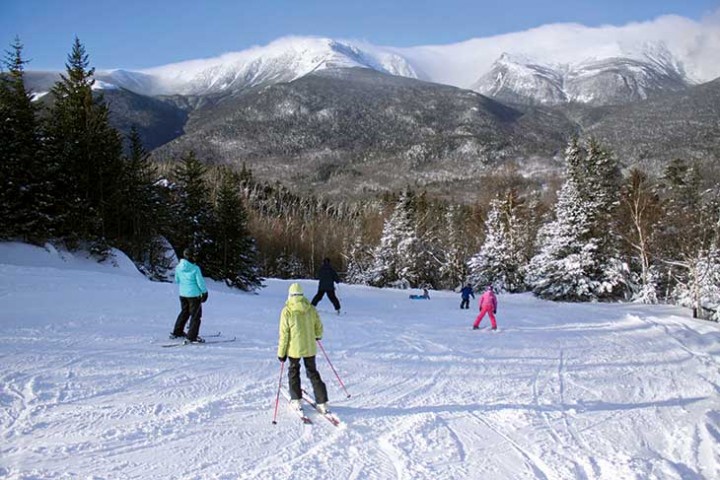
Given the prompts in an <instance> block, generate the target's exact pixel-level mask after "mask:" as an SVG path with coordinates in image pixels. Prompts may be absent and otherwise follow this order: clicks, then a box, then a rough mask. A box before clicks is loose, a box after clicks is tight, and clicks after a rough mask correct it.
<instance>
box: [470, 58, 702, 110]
mask: <svg viewBox="0 0 720 480" xmlns="http://www.w3.org/2000/svg"><path fill="white" fill-rule="evenodd" d="M647 47H648V48H647V49H646V50H644V51H641V52H638V53H637V54H635V55H630V56H625V57H620V56H615V57H608V58H600V59H598V58H589V59H586V60H583V61H582V62H579V63H576V64H554V65H553V64H543V62H542V61H538V60H533V59H531V58H528V57H525V56H522V55H512V54H509V53H503V54H502V55H501V56H500V58H498V60H497V61H496V62H495V63H494V64H493V66H492V68H491V69H490V71H489V72H488V73H486V74H485V75H483V76H482V77H481V78H480V79H479V80H478V81H477V82H476V83H475V84H474V85H473V86H472V87H471V88H472V90H475V91H477V92H479V93H482V94H484V95H487V96H490V97H493V98H496V99H498V100H501V101H506V102H510V103H524V104H541V105H559V104H562V103H568V102H577V103H587V104H596V105H608V104H625V103H630V102H634V101H638V100H645V99H647V98H650V97H652V96H653V95H657V94H662V93H667V92H677V91H681V90H683V89H685V88H687V87H688V86H689V85H690V84H691V81H690V79H689V78H688V77H687V75H686V74H685V71H684V69H683V66H682V64H681V63H680V62H678V61H677V60H676V59H675V58H674V57H673V56H672V54H671V53H670V52H669V51H668V50H667V48H666V47H665V46H664V45H662V44H651V45H648V46H647Z"/></svg>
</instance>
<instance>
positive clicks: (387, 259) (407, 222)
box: [368, 191, 414, 287]
mask: <svg viewBox="0 0 720 480" xmlns="http://www.w3.org/2000/svg"><path fill="white" fill-rule="evenodd" d="M412 197H413V195H412V193H411V192H409V191H404V192H403V193H402V194H401V196H400V199H399V200H398V201H397V203H396V204H395V208H394V209H393V212H392V214H391V215H390V217H389V218H388V219H387V220H385V222H384V224H383V231H382V235H381V236H380V244H379V245H378V246H377V247H376V248H375V251H374V253H373V258H374V260H373V265H372V268H371V269H370V271H369V272H368V273H369V277H370V284H371V285H374V286H377V287H384V286H387V285H390V284H391V283H393V282H396V281H398V280H399V279H400V278H401V273H400V272H401V269H402V264H401V261H400V258H399V255H398V247H399V245H400V242H402V241H404V240H405V239H407V238H409V237H411V236H413V235H414V228H413V224H414V218H412V217H411V214H412V212H411V210H410V203H411V202H412Z"/></svg>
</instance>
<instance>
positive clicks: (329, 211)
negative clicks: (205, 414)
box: [0, 39, 720, 320]
mask: <svg viewBox="0 0 720 480" xmlns="http://www.w3.org/2000/svg"><path fill="white" fill-rule="evenodd" d="M25 64H26V61H25V60H24V58H23V46H22V44H21V42H20V40H19V39H16V41H15V42H14V43H13V44H12V45H11V47H10V50H9V51H7V52H6V55H5V57H4V61H3V72H2V76H1V77H0V78H1V84H0V118H2V120H3V121H2V122H0V161H1V164H0V169H1V170H0V179H1V180H0V182H2V185H1V187H0V195H2V199H1V201H0V237H1V238H2V239H4V240H20V241H25V242H30V243H35V244H43V243H45V242H48V241H51V242H56V243H62V244H63V245H65V246H66V247H68V248H71V249H76V248H83V249H89V250H90V251H92V252H93V253H95V254H96V255H98V257H103V256H104V255H107V254H108V252H109V249H110V248H111V247H114V248H118V249H120V250H122V251H123V252H125V253H126V254H127V255H128V256H129V257H130V258H131V259H132V260H133V261H134V262H135V263H136V265H137V266H138V268H139V269H140V270H141V271H143V272H144V273H145V274H146V275H147V276H148V277H150V278H153V279H163V278H166V276H167V273H168V271H169V270H170V269H171V267H172V264H171V263H170V261H169V260H170V259H169V257H168V251H169V250H170V249H172V250H174V251H175V252H182V250H183V249H184V248H186V247H193V248H195V249H196V250H197V252H198V263H199V264H200V265H201V266H202V268H203V271H204V273H205V274H206V275H207V276H209V277H211V278H213V279H215V280H219V281H224V282H225V283H227V284H228V285H230V286H234V287H237V288H241V289H244V290H254V289H257V288H259V287H261V285H262V279H263V277H277V278H312V277H314V275H315V271H316V269H317V268H318V267H319V266H320V264H321V261H322V259H323V258H326V257H327V258H330V259H331V261H332V262H333V264H334V265H335V266H336V267H337V269H338V270H340V271H341V272H342V275H343V279H344V281H345V282H348V283H358V284H367V285H374V286H378V287H386V286H393V287H401V288H420V287H427V288H433V289H457V288H458V287H460V286H462V285H464V284H467V283H470V284H472V285H473V286H474V288H475V289H482V288H484V287H485V286H487V285H492V286H494V287H495V288H496V289H497V290H498V291H501V292H524V291H530V292H533V293H534V294H535V295H538V296H540V297H542V298H546V299H550V300H558V301H619V300H622V301H637V302H644V303H657V302H665V303H675V304H678V305H683V306H687V307H691V308H693V309H694V310H695V313H697V314H698V315H700V316H705V317H710V318H713V319H715V320H718V313H717V309H718V303H720V242H719V240H720V188H719V187H718V183H719V182H718V180H720V179H713V178H708V177H707V175H705V174H704V172H701V171H700V167H699V166H697V165H695V164H693V163H691V162H688V161H686V160H684V159H681V158H679V159H676V160H674V161H672V162H671V163H670V164H669V165H667V167H666V168H665V169H664V171H663V172H662V173H661V174H660V175H655V176H653V175H650V174H649V173H647V172H643V171H642V170H640V169H637V168H634V169H629V170H627V171H623V170H622V169H621V166H620V165H621V163H620V159H617V158H616V157H615V156H614V155H613V153H612V152H611V151H609V150H607V149H606V148H605V147H604V146H603V145H601V144H599V143H598V142H596V141H595V140H594V139H592V138H588V139H573V140H572V141H571V142H569V144H568V145H567V148H566V150H565V155H564V158H565V171H564V175H563V176H562V177H559V178H557V179H555V180H554V181H551V182H550V183H548V184H545V185H542V186H537V185H534V184H532V183H530V182H528V181H527V180H526V179H525V178H523V177H522V176H521V175H520V174H519V173H517V172H514V171H513V170H512V169H511V168H508V169H506V170H503V171H499V172H498V173H496V174H494V175H489V176H487V177H486V178H484V183H486V184H487V186H488V188H487V189H484V191H482V192H478V194H477V196H476V197H475V198H472V199H469V200H468V202H466V203H464V204H455V203H452V202H449V201H447V200H443V199H440V198H435V197H433V196H432V195H430V194H429V193H427V192H424V191H417V190H414V189H412V188H410V187H408V188H405V189H403V190H402V191H397V192H387V193H385V194H383V195H381V196H379V197H377V198H374V199H371V200H352V201H351V200H347V201H337V200H334V201H330V200H327V199H323V198H321V197H317V196H311V195H306V194H299V193H295V192H292V191H290V190H288V189H287V188H285V187H284V186H283V185H281V184H279V183H268V182H259V181H256V180H255V179H254V178H253V175H252V172H251V171H250V170H248V169H247V168H245V167H242V168H233V167H230V166H219V165H213V164H207V163H202V162H200V161H199V160H198V159H197V158H196V156H195V153H194V152H193V151H187V152H185V153H184V154H183V155H181V156H179V157H178V158H174V159H172V161H165V162H162V163H156V162H154V161H153V159H152V156H151V154H150V153H149V152H147V151H146V150H145V148H144V146H143V141H142V139H141V138H140V135H139V134H138V133H137V131H136V130H134V129H133V130H132V131H131V132H130V134H129V135H127V136H126V137H123V135H122V134H121V133H120V132H118V131H117V130H116V129H114V128H113V127H112V126H111V125H110V123H109V121H108V116H109V111H108V107H107V105H106V104H105V102H104V100H103V97H102V95H101V94H98V93H97V92H94V91H93V88H92V87H93V83H94V80H93V75H94V69H93V68H91V67H90V63H89V59H88V55H87V53H86V51H85V48H84V46H83V45H82V43H81V42H80V41H79V40H78V39H76V40H75V42H74V44H73V46H72V50H71V53H70V54H69V55H68V58H67V63H66V71H65V73H64V74H63V75H62V77H61V79H60V80H59V81H58V82H57V83H56V84H55V86H54V87H53V89H52V91H51V92H50V96H51V99H50V100H51V101H49V102H43V105H39V104H38V103H37V102H33V99H32V92H29V91H28V90H27V89H26V87H25V83H24V81H23V76H24V68H25ZM486 175H487V174H486Z"/></svg>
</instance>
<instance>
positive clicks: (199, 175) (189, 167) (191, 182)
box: [168, 151, 215, 264]
mask: <svg viewBox="0 0 720 480" xmlns="http://www.w3.org/2000/svg"><path fill="white" fill-rule="evenodd" d="M206 171H207V168H206V167H205V165H203V164H202V162H200V160H198V159H197V158H196V157H195V153H194V152H193V151H189V152H187V153H186V154H185V156H184V157H183V158H181V159H180V162H179V163H178V165H177V166H176V168H175V169H174V172H173V173H174V176H175V184H174V185H173V200H172V205H171V213H170V217H171V220H170V223H171V231H170V233H169V234H168V237H169V239H170V243H171V244H172V245H173V246H175V247H176V248H177V249H178V251H180V252H182V251H183V250H184V249H185V248H188V247H189V248H193V249H195V250H196V251H197V253H198V255H197V259H198V261H199V262H200V263H201V264H204V263H205V261H206V260H208V259H209V256H210V255H211V253H210V252H212V251H213V249H214V248H215V245H212V243H213V239H212V233H211V232H212V230H213V228H214V225H213V222H214V215H213V208H212V204H211V203H210V191H209V189H208V187H207V185H206V184H205V180H204V175H205V173H206Z"/></svg>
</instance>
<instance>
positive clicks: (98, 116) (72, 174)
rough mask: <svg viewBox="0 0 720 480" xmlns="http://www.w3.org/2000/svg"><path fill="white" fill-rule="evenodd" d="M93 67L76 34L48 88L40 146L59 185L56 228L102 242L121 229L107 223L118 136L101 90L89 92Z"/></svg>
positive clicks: (119, 173) (114, 190) (114, 195)
mask: <svg viewBox="0 0 720 480" xmlns="http://www.w3.org/2000/svg"><path fill="white" fill-rule="evenodd" d="M94 72H95V69H94V68H89V61H88V55H87V53H86V52H85V47H84V46H83V45H82V44H81V43H80V40H79V39H78V38H75V42H74V44H73V47H72V52H71V53H70V54H69V55H68V61H67V63H66V72H65V74H63V75H61V79H60V81H58V82H57V83H56V84H55V86H54V87H53V88H52V91H51V95H52V99H53V103H52V106H51V108H50V111H49V114H48V115H47V121H46V123H45V137H46V140H45V147H46V156H47V157H48V158H49V159H50V161H51V162H52V164H53V165H54V166H55V174H56V180H57V182H56V185H57V186H58V188H57V190H56V191H55V192H53V193H54V195H55V196H56V198H57V199H58V200H59V203H60V205H59V212H58V214H59V219H60V225H59V226H58V234H59V235H60V236H61V237H62V238H64V239H66V240H70V241H76V240H91V241H94V243H95V245H98V246H103V245H107V243H106V242H107V241H108V240H114V239H116V238H118V237H119V236H120V234H121V232H119V231H118V229H117V228H112V226H113V221H112V220H113V219H112V215H113V214H114V213H115V208H114V202H120V201H122V200H121V196H120V189H121V184H120V182H121V179H122V178H123V161H122V140H121V138H120V135H119V133H118V132H117V131H116V130H115V129H114V128H112V127H111V126H110V124H109V121H108V115H109V112H108V108H107V106H106V105H105V103H104V101H103V99H102V96H101V95H98V96H97V97H95V96H94V95H93V89H92V87H93V84H94V83H95V81H94V79H93V75H94Z"/></svg>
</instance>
